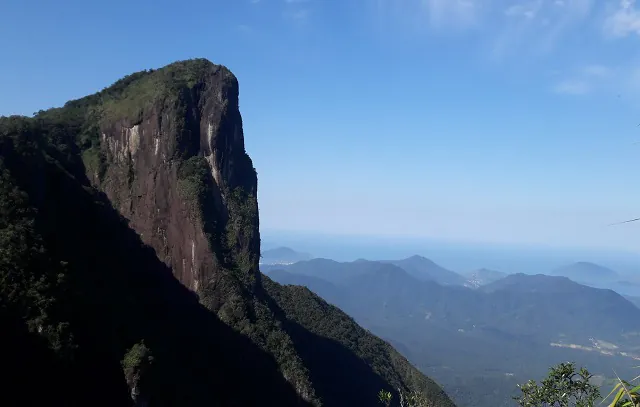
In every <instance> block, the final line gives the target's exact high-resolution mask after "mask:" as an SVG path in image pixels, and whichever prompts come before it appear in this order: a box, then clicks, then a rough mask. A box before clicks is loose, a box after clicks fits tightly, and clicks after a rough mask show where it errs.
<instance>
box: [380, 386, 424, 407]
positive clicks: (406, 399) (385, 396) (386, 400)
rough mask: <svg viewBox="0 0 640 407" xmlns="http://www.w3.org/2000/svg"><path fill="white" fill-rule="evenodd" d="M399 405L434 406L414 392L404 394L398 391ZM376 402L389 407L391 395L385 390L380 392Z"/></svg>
mask: <svg viewBox="0 0 640 407" xmlns="http://www.w3.org/2000/svg"><path fill="white" fill-rule="evenodd" d="M398 395H399V399H400V400H399V405H400V407H433V406H435V404H434V403H433V402H431V401H429V400H428V399H427V398H426V397H425V395H424V394H422V393H418V392H416V391H414V392H411V393H408V394H405V393H403V392H402V391H401V390H399V389H398ZM378 400H379V401H380V404H382V405H384V406H385V407H390V406H391V402H392V400H393V394H391V392H388V391H386V390H380V392H379V393H378Z"/></svg>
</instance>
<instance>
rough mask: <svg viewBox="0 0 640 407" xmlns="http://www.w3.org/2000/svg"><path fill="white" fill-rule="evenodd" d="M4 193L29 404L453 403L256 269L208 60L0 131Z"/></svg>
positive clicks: (243, 180) (253, 206) (5, 302)
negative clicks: (410, 399) (422, 399)
mask: <svg viewBox="0 0 640 407" xmlns="http://www.w3.org/2000/svg"><path fill="white" fill-rule="evenodd" d="M0 181H2V182H0V215H1V216H0V250H3V251H2V253H4V255H3V256H0V294H1V295H0V329H3V327H5V328H6V327H16V326H18V327H20V329H17V328H16V329H13V328H11V329H9V330H8V331H7V330H5V331H7V332H13V333H14V334H12V335H13V336H12V337H11V338H10V339H12V340H13V343H15V344H23V345H18V347H17V349H18V351H17V352H13V353H11V355H7V357H8V359H7V360H10V361H11V363H9V364H8V366H14V365H15V366H16V371H20V372H22V373H23V374H22V375H18V374H14V375H13V376H12V377H13V378H14V380H16V381H18V382H20V381H21V380H23V379H21V378H27V377H29V376H30V374H31V373H30V372H31V371H33V370H39V371H41V372H46V373H42V374H41V376H39V381H37V383H36V386H38V388H40V389H41V390H43V391H42V392H32V393H30V394H33V395H34V397H35V398H34V399H33V400H30V401H32V402H33V403H35V404H38V403H42V402H43V401H46V402H48V403H51V402H52V400H53V401H54V404H56V403H57V404H64V405H86V404H87V403H88V402H91V403H93V404H96V403H97V405H103V404H104V405H105V406H107V405H109V406H113V405H127V402H128V403H131V401H132V400H131V398H132V397H131V395H134V396H135V397H133V399H135V400H134V401H136V402H140V401H141V400H142V401H144V403H145V404H147V405H149V406H151V407H156V406H175V405H181V406H182V405H194V406H195V405H203V404H212V403H213V404H217V405H225V406H226V405H230V406H233V405H237V406H251V405H261V406H262V405H274V406H287V405H291V406H319V405H328V406H343V405H344V406H348V405H373V404H375V403H377V398H376V396H377V393H378V391H379V390H381V389H387V390H390V391H395V390H397V389H400V390H402V391H419V392H422V393H424V394H425V395H427V396H428V397H429V399H430V400H432V401H433V402H434V403H435V405H442V406H451V405H452V404H451V402H450V400H449V399H448V397H447V396H446V395H445V394H444V393H443V392H442V390H441V389H440V388H439V387H438V386H437V385H436V384H435V383H433V382H432V381H430V380H429V379H428V378H425V377H424V376H423V375H421V374H420V373H419V372H418V371H417V370H416V369H415V368H413V367H412V366H411V365H410V364H409V363H408V362H407V361H406V359H404V358H403V357H401V356H400V355H399V354H398V353H397V352H395V350H393V349H392V348H391V347H390V346H389V345H388V344H386V343H384V342H383V341H381V340H379V339H378V338H376V337H374V336H372V335H371V334H369V333H368V332H366V331H365V330H363V329H362V328H360V327H359V326H358V325H357V324H356V323H355V322H354V321H353V320H352V319H351V318H349V317H347V316H346V315H345V314H344V313H342V312H341V311H339V310H338V309H337V308H335V307H332V306H330V305H328V304H327V303H325V302H324V301H322V300H321V299H319V298H318V297H317V296H315V295H313V294H312V293H311V292H309V291H308V290H304V289H299V288H297V287H283V286H280V285H278V284H275V283H273V282H272V281H271V280H269V279H268V278H267V277H265V276H263V275H261V274H260V273H259V271H258V259H259V253H260V237H259V229H258V226H259V222H258V206H257V177H256V172H255V170H254V168H253V165H252V162H251V159H250V158H249V157H248V156H247V154H246V152H245V149H244V136H243V131H242V119H241V116H240V112H239V110H238V82H237V80H236V78H235V77H234V76H233V75H232V74H231V72H230V71H229V70H227V69H226V68H224V67H222V66H218V65H214V64H212V63H210V62H209V61H206V60H191V61H184V62H178V63H174V64H171V65H169V66H167V67H164V68H162V69H159V70H157V71H145V72H139V73H136V74H133V75H130V76H127V77H125V78H123V79H122V80H120V81H118V82H116V83H115V84H114V85H112V86H111V87H109V88H106V89H104V90H103V91H101V92H99V93H97V94H95V95H91V96H88V97H86V98H83V99H79V100H76V101H71V102H68V103H67V104H66V105H65V106H64V107H63V108H59V109H51V110H48V111H42V112H39V113H38V114H37V115H36V116H35V118H33V119H28V118H2V119H0ZM194 293H195V295H194ZM3 330H4V329H3ZM24 337H27V338H31V339H32V341H31V342H30V341H29V340H25V339H24ZM31 339H30V340H31ZM17 355H26V356H23V357H24V358H26V359H27V361H28V363H25V362H24V360H21V359H20V357H18V356H17ZM33 355H40V356H33ZM0 356H1V355H0ZM9 356H10V357H11V358H9ZM3 360H4V359H3ZM18 367H20V369H18ZM50 372H58V374H53V373H50ZM54 379H56V380H54ZM24 380H26V379H24ZM45 382H46V383H48V385H46V386H45V385H44V384H42V383H45ZM65 383H66V384H65ZM18 384H19V383H18ZM49 384H50V385H49ZM71 384H73V386H72V385H71ZM52 389H56V390H55V394H53V393H51V391H52ZM74 389H80V390H79V391H78V390H74ZM124 389H127V390H126V391H125V390H124ZM38 394H46V395H47V397H48V398H45V399H43V400H40V399H38V397H37V395H38ZM106 394H108V395H109V397H106V396H105V397H103V396H104V395H106ZM397 399H398V398H397V397H396V400H397ZM96 400H98V401H96ZM125 400H128V401H125ZM0 401H1V400H0ZM27 404H28V403H27ZM3 405H4V404H3Z"/></svg>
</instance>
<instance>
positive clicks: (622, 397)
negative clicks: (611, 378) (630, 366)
mask: <svg viewBox="0 0 640 407" xmlns="http://www.w3.org/2000/svg"><path fill="white" fill-rule="evenodd" d="M616 378H617V380H618V383H617V384H616V385H615V387H614V388H613V390H611V393H609V395H608V396H607V398H606V399H605V400H607V399H609V397H611V396H613V400H612V401H611V404H609V407H640V385H636V386H634V385H633V382H636V384H637V382H638V380H640V376H637V377H636V378H635V379H633V380H631V382H627V381H626V380H623V379H621V378H620V377H618V376H616Z"/></svg>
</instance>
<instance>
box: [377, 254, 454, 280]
mask: <svg viewBox="0 0 640 407" xmlns="http://www.w3.org/2000/svg"><path fill="white" fill-rule="evenodd" d="M381 263H388V264H393V265H395V266H398V267H400V268H402V269H403V270H405V271H406V272H407V273H409V274H410V275H411V276H413V277H415V278H417V279H419V280H421V281H435V282H437V283H440V284H443V285H464V284H465V282H466V279H465V278H464V277H463V276H461V275H460V274H458V273H456V272H453V271H451V270H447V269H445V268H444V267H441V266H439V265H438V264H436V263H434V262H433V261H431V260H429V259H427V258H424V257H422V256H411V257H409V258H407V259H404V260H386V261H381Z"/></svg>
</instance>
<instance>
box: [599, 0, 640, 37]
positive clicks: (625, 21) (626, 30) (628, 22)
mask: <svg viewBox="0 0 640 407" xmlns="http://www.w3.org/2000/svg"><path fill="white" fill-rule="evenodd" d="M604 28H605V31H606V32H607V33H608V34H610V35H612V36H614V37H626V36H628V35H629V34H636V35H640V11H639V10H638V9H637V8H636V1H635V0H621V1H620V4H619V6H618V7H617V8H616V9H615V11H614V12H613V13H611V15H609V16H608V17H607V20H606V21H605V26H604Z"/></svg>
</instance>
